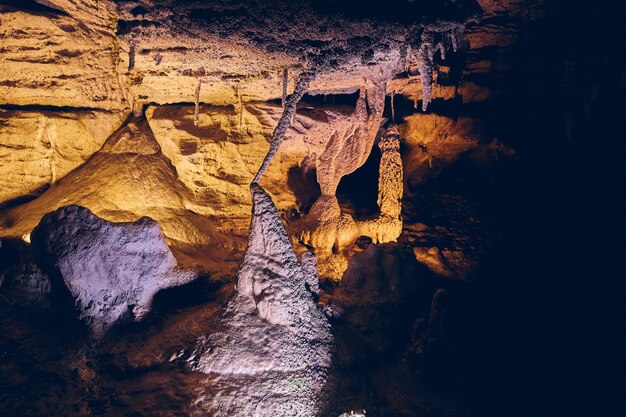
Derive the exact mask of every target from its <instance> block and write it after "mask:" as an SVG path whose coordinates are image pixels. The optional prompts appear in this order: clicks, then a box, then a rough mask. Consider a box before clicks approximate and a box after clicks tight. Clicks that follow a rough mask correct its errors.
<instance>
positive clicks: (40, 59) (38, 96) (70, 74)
mask: <svg viewBox="0 0 626 417" xmlns="http://www.w3.org/2000/svg"><path fill="white" fill-rule="evenodd" d="M116 26H117V21H116V13H115V12H114V10H112V8H111V5H110V4H109V3H108V2H100V1H93V0H46V1H40V2H35V1H24V2H9V5H5V4H0V39H2V43H1V44H0V50H1V51H2V57H1V58H0V74H2V79H1V80H0V105H2V104H11V105H20V106H25V105H45V106H56V107H74V108H81V109H84V108H91V109H107V110H111V109H118V110H119V109H123V108H124V107H125V106H127V104H126V103H125V98H124V96H125V94H124V91H123V90H124V84H123V83H121V80H120V73H119V70H118V59H117V58H116V55H117V53H118V51H119V46H118V42H117V39H116V35H115V31H116Z"/></svg>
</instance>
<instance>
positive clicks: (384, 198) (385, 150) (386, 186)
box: [359, 124, 403, 243]
mask: <svg viewBox="0 0 626 417" xmlns="http://www.w3.org/2000/svg"><path fill="white" fill-rule="evenodd" d="M378 147H379V148H380V150H381V153H382V156H381V159H380V166H379V172H380V173H379V176H378V207H379V208H380V214H379V215H378V217H377V218H375V219H373V220H366V221H362V222H359V229H360V234H361V235H362V236H368V237H370V238H371V239H372V241H373V242H375V243H386V242H395V240H396V239H397V238H398V237H399V236H400V233H401V232H402V216H401V215H400V212H401V211H402V192H403V182H402V159H401V158H400V132H399V131H398V126H397V125H395V124H394V125H391V126H389V127H388V128H387V129H385V132H384V133H383V134H382V136H381V138H380V142H378Z"/></svg>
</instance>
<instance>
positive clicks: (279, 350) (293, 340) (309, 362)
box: [190, 184, 332, 417]
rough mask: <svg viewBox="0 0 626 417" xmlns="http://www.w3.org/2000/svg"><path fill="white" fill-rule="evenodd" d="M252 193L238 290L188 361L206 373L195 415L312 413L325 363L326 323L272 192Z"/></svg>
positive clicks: (327, 347)
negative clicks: (218, 328) (218, 325)
mask: <svg viewBox="0 0 626 417" xmlns="http://www.w3.org/2000/svg"><path fill="white" fill-rule="evenodd" d="M251 192H252V198H253V201H254V205H253V214H252V223H251V226H250V238H249V243H248V249H247V251H246V254H245V257H244V260H243V263H242V264H241V267H240V269H239V272H238V274H237V287H236V292H235V294H234V295H233V297H232V299H231V300H230V301H229V302H228V306H227V309H226V312H225V314H224V316H223V319H222V325H223V326H222V330H221V331H218V332H216V333H213V334H210V335H208V336H207V337H206V338H204V339H203V340H201V341H200V346H199V349H198V352H197V353H196V354H195V355H194V357H192V358H191V361H190V362H191V366H192V367H193V368H194V369H196V370H199V371H201V372H204V373H206V374H207V375H208V379H207V380H206V381H205V384H206V386H205V388H204V390H202V393H201V394H200V396H199V398H198V400H197V401H196V404H197V405H198V407H199V410H200V411H199V412H198V414H199V415H200V414H201V413H207V412H209V413H211V415H215V416H232V415H237V416H244V415H246V416H248V415H250V416H252V415H255V416H275V415H281V416H303V417H304V416H313V415H316V413H317V411H318V400H319V396H320V392H321V389H322V387H323V385H324V380H325V376H326V372H327V370H328V367H329V366H330V358H331V356H330V348H331V340H332V337H331V334H330V327H329V324H328V322H327V320H326V318H325V316H324V315H323V314H322V313H321V311H320V310H319V309H318V308H317V306H316V305H315V303H314V301H313V298H312V294H311V293H310V292H309V291H308V290H307V288H306V283H307V281H308V280H307V278H306V277H305V269H304V268H303V267H302V266H300V264H299V263H298V260H297V258H296V255H295V253H294V251H293V248H292V247H291V244H290V242H289V239H288V237H287V234H286V232H285V229H284V227H283V225H282V223H281V221H280V219H279V217H278V212H277V210H276V207H275V206H274V204H273V202H272V200H271V198H270V196H269V195H268V194H267V193H266V192H265V191H264V190H263V189H262V188H261V187H260V186H258V185H256V184H253V185H252V186H251ZM307 272H309V271H307Z"/></svg>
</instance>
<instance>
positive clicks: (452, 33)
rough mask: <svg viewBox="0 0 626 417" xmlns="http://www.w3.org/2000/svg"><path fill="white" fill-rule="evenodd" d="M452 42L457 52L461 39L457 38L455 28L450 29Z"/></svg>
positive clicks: (453, 48)
mask: <svg viewBox="0 0 626 417" xmlns="http://www.w3.org/2000/svg"><path fill="white" fill-rule="evenodd" d="M450 43H451V44H452V50H453V51H454V52H457V51H458V50H459V40H458V39H457V36H456V31H455V30H451V31H450Z"/></svg>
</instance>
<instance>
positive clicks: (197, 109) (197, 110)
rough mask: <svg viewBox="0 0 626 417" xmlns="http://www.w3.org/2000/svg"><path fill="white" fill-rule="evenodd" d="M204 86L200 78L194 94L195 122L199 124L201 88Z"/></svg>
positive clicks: (196, 124)
mask: <svg viewBox="0 0 626 417" xmlns="http://www.w3.org/2000/svg"><path fill="white" fill-rule="evenodd" d="M201 88H202V81H201V80H200V79H198V85H196V94H195V96H194V104H195V109H194V114H193V124H194V125H195V126H198V121H199V117H200V89H201Z"/></svg>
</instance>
